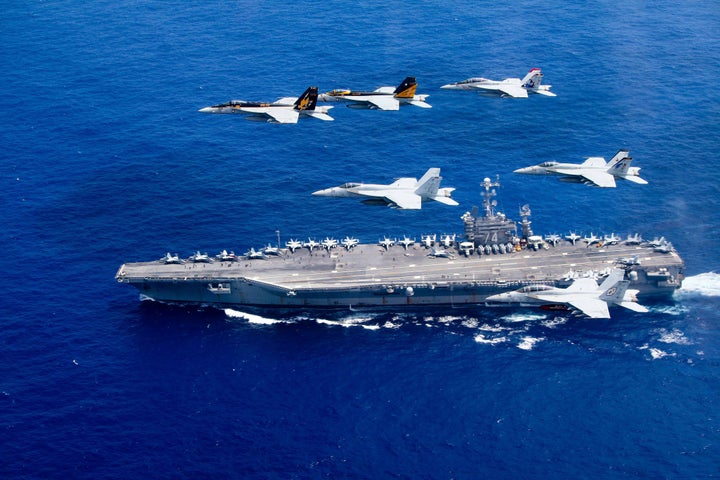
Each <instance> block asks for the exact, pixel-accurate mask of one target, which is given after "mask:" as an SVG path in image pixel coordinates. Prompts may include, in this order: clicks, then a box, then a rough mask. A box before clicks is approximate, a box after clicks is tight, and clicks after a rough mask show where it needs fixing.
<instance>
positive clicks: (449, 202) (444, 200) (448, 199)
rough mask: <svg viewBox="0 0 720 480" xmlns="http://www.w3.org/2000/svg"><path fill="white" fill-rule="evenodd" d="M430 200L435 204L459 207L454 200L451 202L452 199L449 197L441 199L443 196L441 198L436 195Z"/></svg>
mask: <svg viewBox="0 0 720 480" xmlns="http://www.w3.org/2000/svg"><path fill="white" fill-rule="evenodd" d="M431 198H432V199H433V200H435V201H436V202H440V203H444V204H445V205H452V206H457V205H459V203H458V202H456V201H455V200H453V199H452V198H450V197H443V196H441V195H437V196H435V197H431Z"/></svg>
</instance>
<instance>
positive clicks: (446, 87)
mask: <svg viewBox="0 0 720 480" xmlns="http://www.w3.org/2000/svg"><path fill="white" fill-rule="evenodd" d="M440 88H445V89H451V88H455V84H454V83H448V84H447V85H443V86H442V87H440Z"/></svg>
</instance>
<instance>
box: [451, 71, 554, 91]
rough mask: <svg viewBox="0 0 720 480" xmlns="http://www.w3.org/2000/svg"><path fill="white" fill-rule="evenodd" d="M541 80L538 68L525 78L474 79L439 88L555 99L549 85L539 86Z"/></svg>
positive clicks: (541, 75)
mask: <svg viewBox="0 0 720 480" xmlns="http://www.w3.org/2000/svg"><path fill="white" fill-rule="evenodd" d="M542 79H543V74H542V71H541V70H540V69H539V68H533V69H531V70H530V71H529V72H528V74H527V75H525V78H523V79H522V80H521V79H519V78H506V79H505V80H488V79H487V78H482V77H474V78H468V79H467V80H463V81H461V82H455V83H449V84H447V85H443V86H442V87H440V88H446V89H449V90H475V91H477V92H479V93H481V94H483V95H486V96H491V97H496V96H500V97H512V98H527V97H528V94H529V93H537V94H539V95H545V96H546V97H555V96H557V95H555V94H554V93H552V92H551V91H550V85H541V83H542Z"/></svg>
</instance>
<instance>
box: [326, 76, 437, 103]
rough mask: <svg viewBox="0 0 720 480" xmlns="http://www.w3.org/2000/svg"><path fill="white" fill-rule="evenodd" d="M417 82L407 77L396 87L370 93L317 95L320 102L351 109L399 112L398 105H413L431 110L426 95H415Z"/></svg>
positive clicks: (345, 91) (352, 92)
mask: <svg viewBox="0 0 720 480" xmlns="http://www.w3.org/2000/svg"><path fill="white" fill-rule="evenodd" d="M416 90H417V82H416V81H415V77H407V78H405V80H403V81H402V83H400V85H398V86H397V88H396V87H380V88H378V89H376V90H374V91H372V92H361V91H357V92H356V91H353V90H347V89H336V90H332V91H330V92H327V93H323V94H321V95H319V97H318V99H319V100H320V101H322V102H348V107H351V108H367V109H378V110H399V109H400V105H401V104H402V105H415V106H416V107H421V108H432V107H431V106H430V105H429V104H428V103H426V102H425V99H426V98H427V97H428V95H415V91H416Z"/></svg>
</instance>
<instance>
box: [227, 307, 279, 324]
mask: <svg viewBox="0 0 720 480" xmlns="http://www.w3.org/2000/svg"><path fill="white" fill-rule="evenodd" d="M225 315H227V316H228V317H230V318H242V319H245V320H247V321H248V322H249V323H255V324H258V325H274V324H276V323H288V322H287V321H285V320H278V319H276V318H267V317H261V316H260V315H254V314H252V313H247V312H241V311H240V310H233V309H232V308H226V309H225Z"/></svg>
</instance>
